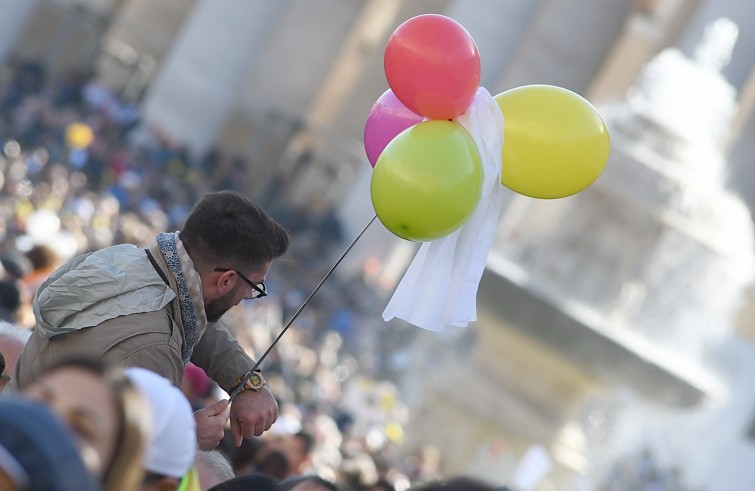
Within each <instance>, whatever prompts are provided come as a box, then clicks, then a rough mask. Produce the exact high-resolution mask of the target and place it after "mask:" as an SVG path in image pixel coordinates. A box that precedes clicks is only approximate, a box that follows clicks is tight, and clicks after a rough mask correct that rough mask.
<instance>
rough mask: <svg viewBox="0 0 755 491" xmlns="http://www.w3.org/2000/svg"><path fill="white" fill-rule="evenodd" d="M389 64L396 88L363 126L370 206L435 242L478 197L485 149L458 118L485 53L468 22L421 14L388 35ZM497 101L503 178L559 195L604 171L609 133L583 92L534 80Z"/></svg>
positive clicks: (407, 233) (532, 192) (526, 190)
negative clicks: (466, 26)
mask: <svg viewBox="0 0 755 491" xmlns="http://www.w3.org/2000/svg"><path fill="white" fill-rule="evenodd" d="M384 68H385V75H386V78H387V80H388V85H389V86H390V89H388V90H386V91H385V93H383V94H382V95H381V96H380V98H379V99H378V100H377V102H376V103H375V104H374V105H373V107H372V109H371V110H370V113H369V116H368V117H367V121H366V124H365V128H364V146H365V150H366V153H367V157H368V160H369V162H370V164H371V165H372V166H373V168H374V172H373V175H372V182H371V197H372V203H373V206H374V208H375V211H376V214H377V216H378V218H379V219H380V221H381V222H382V223H383V225H385V227H386V228H387V229H388V230H389V231H390V232H392V233H393V234H394V235H397V236H398V237H401V238H403V239H407V240H413V241H420V242H424V241H432V240H435V239H438V238H440V237H444V236H446V235H448V234H450V233H451V232H453V231H454V230H457V229H458V228H459V227H461V226H462V225H463V224H464V223H465V221H466V220H467V219H468V218H469V217H470V215H471V214H472V212H473V211H474V210H475V207H476V206H477V204H478V201H479V199H480V192H481V188H482V182H483V166H482V164H481V159H480V153H479V149H478V148H477V146H476V145H475V142H474V140H473V138H472V135H470V133H469V132H468V131H467V130H466V129H465V128H464V127H463V126H462V125H460V124H459V120H458V118H459V117H460V116H461V115H462V114H463V113H464V112H465V111H467V109H468V108H469V107H470V104H471V103H472V102H473V99H474V98H475V95H476V93H477V90H478V86H479V83H480V56H479V53H478V51H477V46H476V44H475V42H474V40H473V39H472V37H471V36H470V35H469V33H468V32H467V31H466V30H465V29H464V27H463V26H461V25H460V24H459V23H457V22H456V21H454V20H453V19H450V18H448V17H445V16H443V15H438V14H424V15H419V16H416V17H413V18H411V19H409V20H407V21H406V22H404V23H403V24H401V25H400V26H399V27H398V28H397V29H396V30H395V31H394V33H393V34H392V35H391V37H390V39H389V40H388V43H387V46H386V49H385V56H384ZM494 99H495V102H496V103H497V105H498V107H499V108H500V111H501V113H502V115H503V145H502V147H501V183H502V184H503V185H505V186H506V187H508V188H509V189H511V190H513V191H515V192H517V193H520V194H523V195H526V196H529V197H533V198H548V199H550V198H562V197H566V196H570V195H573V194H575V193H578V192H579V191H582V190H583V189H585V188H586V187H587V186H589V185H590V184H592V183H593V182H594V181H595V180H596V179H597V178H598V177H599V176H600V174H601V173H602V171H603V169H604V167H605V165H606V162H607V160H608V154H609V148H610V142H609V136H608V131H607V129H606V126H605V123H604V122H603V119H602V118H601V116H600V114H599V113H598V112H597V110H596V109H595V108H594V107H593V106H592V105H591V104H590V103H589V102H588V101H587V100H585V99H584V98H583V97H581V96H579V95H577V94H576V93H574V92H571V91H569V90H567V89H564V88H560V87H556V86H550V85H528V86H523V87H518V88H514V89H511V90H508V91H505V92H502V93H500V94H498V95H496V96H495V97H494Z"/></svg>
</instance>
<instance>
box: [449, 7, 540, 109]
mask: <svg viewBox="0 0 755 491" xmlns="http://www.w3.org/2000/svg"><path fill="white" fill-rule="evenodd" d="M541 3H542V0H536V1H533V0H512V1H508V2H500V1H498V0H473V1H470V0H454V2H453V3H451V5H449V7H448V9H446V11H445V12H444V15H447V16H448V17H451V18H452V19H454V20H455V21H457V22H459V23H460V24H461V25H462V26H464V27H465V28H466V30H467V31H469V34H470V35H471V36H472V38H474V40H475V44H477V49H478V51H479V52H480V61H481V64H482V79H481V80H480V85H482V86H483V87H485V88H486V89H488V91H489V92H490V93H491V94H493V95H495V94H497V93H498V92H500V91H499V90H498V89H499V88H500V87H499V82H500V80H501V77H502V76H503V74H504V72H505V70H506V68H507V67H508V66H509V65H510V64H511V62H512V61H513V59H514V54H515V52H516V48H517V46H518V45H519V41H520V39H521V38H522V36H523V35H524V33H525V32H526V30H527V28H528V26H529V24H530V22H531V21H532V18H533V16H534V15H535V12H536V11H537V9H538V7H539V6H540V4H541Z"/></svg>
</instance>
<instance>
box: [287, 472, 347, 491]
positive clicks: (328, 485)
mask: <svg viewBox="0 0 755 491" xmlns="http://www.w3.org/2000/svg"><path fill="white" fill-rule="evenodd" d="M303 482H311V483H312V484H317V485H318V486H322V487H324V488H325V489H329V490H330V491H338V487H337V486H336V485H335V484H333V483H332V482H330V481H328V480H327V479H323V478H322V477H320V476H315V475H311V476H296V477H289V478H288V479H284V480H283V481H282V482H281V487H282V488H283V491H291V490H292V489H294V487H295V486H298V485H299V484H301V483H303Z"/></svg>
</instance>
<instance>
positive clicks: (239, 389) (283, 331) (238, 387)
mask: <svg viewBox="0 0 755 491" xmlns="http://www.w3.org/2000/svg"><path fill="white" fill-rule="evenodd" d="M376 218H377V215H375V216H374V217H372V219H371V220H370V221H369V223H367V225H365V227H364V229H362V231H361V232H359V235H357V236H356V238H355V239H354V240H353V241H352V242H351V244H349V247H347V248H346V250H345V251H344V252H343V254H341V257H339V258H338V261H336V263H335V264H334V265H333V267H332V268H330V271H328V272H327V273H325V276H323V278H322V280H320V283H318V284H317V286H316V287H315V289H314V290H312V293H310V294H309V296H308V297H307V298H306V300H304V303H303V304H301V307H299V309H298V310H297V311H296V312H294V315H293V316H292V317H291V319H290V320H289V321H288V322H287V323H286V325H285V326H283V329H282V330H281V332H280V333H279V334H278V336H277V337H276V338H275V339H274V340H273V342H272V344H270V346H269V347H268V348H267V349H266V350H265V352H264V353H263V354H262V356H260V357H259V359H258V360H257V362H256V363H255V364H254V366H253V367H252V369H251V370H249V373H248V374H246V376H245V377H244V378H243V380H242V381H241V383H240V384H239V385H238V386H237V387H236V390H234V391H233V393H232V394H231V396H230V400H229V402H233V400H234V399H235V398H236V396H237V395H239V392H241V389H242V388H243V387H244V385H245V384H246V383H247V381H248V380H249V379H250V378H251V377H252V374H254V371H255V370H257V368H258V367H259V366H260V363H262V360H264V359H265V358H266V357H267V355H269V354H270V352H271V351H272V350H273V348H274V347H275V345H276V344H277V343H278V341H280V339H281V338H282V337H283V334H285V332H286V331H287V330H288V328H289V327H291V324H293V322H294V321H295V320H296V318H297V317H299V314H301V311H302V310H304V307H306V306H307V303H309V301H310V300H311V299H312V297H314V296H315V293H317V290H319V289H320V287H321V286H322V284H323V283H325V280H327V279H328V277H329V276H330V275H331V273H333V271H335V269H336V268H337V267H338V265H339V264H341V261H343V258H345V257H346V254H348V253H349V251H350V250H351V248H352V247H354V244H356V243H357V241H358V240H359V239H360V238H361V237H362V235H364V233H365V232H366V231H367V229H368V228H370V225H372V222H374V221H375V219H376Z"/></svg>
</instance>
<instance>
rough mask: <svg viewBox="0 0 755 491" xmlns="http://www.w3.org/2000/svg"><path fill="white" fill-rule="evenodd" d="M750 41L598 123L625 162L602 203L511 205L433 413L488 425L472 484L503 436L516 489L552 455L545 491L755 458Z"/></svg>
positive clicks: (679, 64)
mask: <svg viewBox="0 0 755 491" xmlns="http://www.w3.org/2000/svg"><path fill="white" fill-rule="evenodd" d="M736 38H737V31H736V25H734V24H733V23H732V22H731V21H729V20H727V19H720V20H719V21H717V22H715V23H714V24H712V25H711V26H710V28H709V29H708V30H707V31H706V35H705V37H704V39H703V40H702V41H701V43H700V46H699V48H698V49H697V50H696V52H695V55H694V57H693V58H688V57H685V56H684V55H683V54H682V53H681V52H680V51H678V50H676V49H668V50H665V51H663V52H661V53H660V54H659V55H657V56H656V57H655V58H654V59H653V60H652V61H651V62H650V63H649V64H648V65H647V67H646V68H645V70H644V71H643V72H642V73H641V75H640V76H639V77H638V79H637V80H636V82H635V84H634V85H633V86H632V88H631V89H630V90H629V92H628V94H627V97H626V100H625V101H623V102H622V103H620V104H616V105H613V106H609V107H599V110H600V111H601V113H602V114H603V116H604V118H605V120H606V123H607V125H608V127H609V131H610V134H611V138H612V154H611V158H610V161H609V163H608V165H607V168H606V171H605V173H604V175H603V176H601V178H600V179H599V180H598V181H597V182H596V183H595V184H594V185H593V186H592V187H590V188H588V189H587V190H586V191H584V192H582V193H580V194H578V195H576V196H573V197H570V198H566V199H561V200H554V201H539V200H533V199H530V198H526V197H523V196H518V195H514V194H513V193H510V194H508V195H507V197H506V202H505V203H504V208H503V213H502V219H501V223H500V225H499V229H498V235H497V238H496V242H495V244H494V247H493V251H492V252H491V254H490V257H489V261H488V269H487V271H486V273H485V275H484V276H483V280H482V282H481V285H480V291H479V296H478V303H479V326H478V328H477V332H476V333H475V337H476V342H475V343H473V346H472V347H471V348H470V349H469V351H468V353H467V355H465V359H464V361H463V362H461V363H460V362H459V361H458V359H457V362H456V363H455V364H454V365H455V366H454V369H453V371H451V372H450V373H447V372H444V374H443V377H444V378H443V381H442V382H438V383H435V384H433V383H426V384H425V385H426V387H428V389H427V391H428V393H429V394H430V395H427V396H425V397H424V399H422V400H421V401H420V402H419V403H418V407H419V408H421V409H420V412H421V413H422V414H423V418H424V420H425V421H428V420H429V419H431V418H429V416H428V413H427V412H426V411H424V410H423V409H430V408H431V407H437V406H439V405H445V406H446V414H445V415H444V416H442V418H446V419H452V418H455V417H456V416H458V415H462V414H463V415H464V416H463V417H466V418H471V417H476V418H478V419H480V420H482V421H484V423H480V424H477V425H474V424H471V423H465V424H464V425H463V427H464V428H466V433H467V437H469V434H470V433H472V434H475V433H476V438H477V439H478V443H479V444H478V446H476V447H475V445H474V444H471V443H467V444H466V445H467V447H468V450H469V449H472V450H473V452H472V453H474V455H476V457H474V458H472V459H471V461H468V462H466V463H460V464H458V465H457V466H456V470H457V471H463V470H464V469H465V465H466V466H467V467H470V466H471V467H475V465H476V464H475V461H479V458H480V457H479V456H480V455H487V453H485V452H484V451H482V453H481V451H480V448H483V449H484V448H486V447H485V446H486V445H488V446H491V444H490V442H491V437H490V436H489V433H488V434H487V436H485V435H486V433H485V432H486V431H490V429H491V428H497V430H496V431H497V435H499V439H500V440H502V441H504V442H505V444H504V445H503V447H504V448H506V449H507V452H508V453H507V452H502V456H501V455H499V457H498V461H497V462H498V464H497V465H498V471H489V473H488V474H489V477H490V478H491V479H499V480H500V479H506V478H510V477H511V475H512V473H513V472H514V470H515V469H516V461H517V459H518V458H521V456H522V455H523V454H524V453H525V451H527V449H528V448H530V449H531V444H532V443H538V444H542V445H544V446H545V448H546V449H547V451H548V454H549V456H550V458H551V459H552V461H553V465H552V466H551V467H550V468H549V469H550V470H549V471H548V472H547V473H545V474H544V477H543V481H542V482H548V481H550V482H551V483H556V482H558V483H560V484H563V482H564V480H570V479H572V478H573V476H575V475H577V474H579V473H583V474H586V475H588V476H591V477H589V478H588V479H587V482H588V488H589V489H592V487H590V486H594V489H600V487H599V484H597V483H600V482H601V479H606V476H607V475H608V474H609V473H610V470H611V468H612V466H613V465H614V463H615V462H617V461H619V460H621V459H622V458H625V457H626V456H627V455H630V454H631V455H634V454H636V453H637V452H641V451H643V449H650V450H652V451H653V452H654V453H653V455H657V456H658V459H660V461H662V462H664V463H667V464H668V465H670V466H674V468H676V469H680V470H681V472H682V473H684V474H685V475H686V477H688V478H689V480H691V481H692V482H695V483H698V485H700V486H705V485H709V484H710V482H709V481H710V479H711V478H712V477H711V476H713V470H712V469H713V468H714V465H715V464H716V463H721V462H718V461H717V460H716V457H715V456H711V455H710V454H709V451H710V450H711V449H714V450H719V454H718V455H719V457H718V458H720V459H723V458H724V457H723V456H724V455H726V453H727V452H728V451H729V450H731V449H732V448H735V447H737V446H745V443H744V442H745V441H746V440H747V436H746V434H744V433H745V432H744V431H742V430H741V428H742V427H746V426H747V425H748V424H749V417H750V414H749V413H750V411H751V410H752V409H753V406H754V403H755V396H752V395H750V393H752V392H754V391H752V390H750V389H747V392H744V387H745V384H746V380H747V377H748V376H755V351H753V349H752V347H751V346H750V345H749V343H747V342H746V341H744V340H742V339H740V338H739V337H738V335H737V334H736V333H735V332H734V331H733V329H732V319H733V317H734V315H735V314H736V312H737V311H738V310H739V309H740V307H741V303H742V301H743V293H744V291H745V290H746V288H747V286H748V284H749V283H750V282H751V281H752V279H753V272H754V271H755V258H754V257H753V226H752V222H751V218H750V214H749V212H748V210H747V208H746V207H745V205H744V204H743V203H742V202H741V201H740V200H739V199H738V198H737V197H736V196H735V195H734V194H732V193H731V192H729V191H728V190H726V189H725V187H724V180H725V172H726V156H725V148H726V145H727V143H728V139H729V138H730V135H729V125H730V122H731V120H732V118H733V117H734V115H735V113H736V110H737V101H736V96H737V94H736V91H735V90H734V89H733V87H731V85H729V84H728V83H727V82H726V81H725V80H724V78H723V77H722V76H721V73H720V70H721V68H722V67H723V66H725V64H726V63H727V62H728V59H729V57H730V55H731V50H732V47H733V45H734V42H735V41H736ZM422 349H423V350H425V351H427V350H429V349H430V348H429V347H428V346H427V345H424V346H423V347H422ZM436 353H437V352H436ZM436 353H434V354H433V356H434V357H435V361H437V360H438V355H437V354H436ZM446 362H447V363H449V364H451V363H453V362H452V361H451V360H446ZM750 380H752V379H750ZM423 401H424V402H423ZM449 407H451V408H452V409H448V408H449ZM454 407H455V408H456V409H453V408H454ZM416 424H417V425H418V426H419V427H420V428H421V427H422V424H423V423H422V420H420V419H418V420H417V421H416ZM428 424H429V422H428ZM457 428H458V427H457ZM485 428H487V430H485ZM737 429H739V433H741V434H737V435H735V433H736V431H735V430H737ZM719 430H722V431H719ZM724 435H726V436H724ZM455 438H457V439H458V438H459V435H456V436H455ZM435 439H436V440H437V444H438V445H445V444H446V442H444V441H442V438H440V437H437V436H436V438H435ZM703 439H704V440H705V443H703V442H702V440H703ZM737 448H738V447H737ZM448 452H449V454H450V455H449V457H448V458H450V459H452V460H454V459H455V460H456V461H457V462H458V461H459V460H460V457H459V455H461V452H460V451H458V449H456V453H453V452H452V451H450V450H449V451H448ZM743 455H744V456H743V457H742V461H743V465H742V466H741V469H738V470H737V472H740V473H741V474H746V475H747V477H749V478H750V481H751V480H752V479H755V470H752V466H748V465H745V464H744V462H745V461H746V459H748V458H749V459H750V461H751V459H753V458H755V450H752V451H750V452H749V453H745V454H743ZM728 464H729V466H731V465H733V464H732V461H731V459H730V460H729V461H728ZM491 465H493V464H491ZM477 467H479V466H477ZM478 470H479V469H478ZM570 473H571V474H570ZM734 475H736V474H734ZM570 476H571V477H570ZM538 489H539V488H538ZM543 489H544V488H543ZM621 489H623V488H621ZM703 489H705V488H703ZM710 489H714V488H713V487H711V488H710ZM715 489H739V488H737V487H727V486H726V485H718V486H716V487H715Z"/></svg>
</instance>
